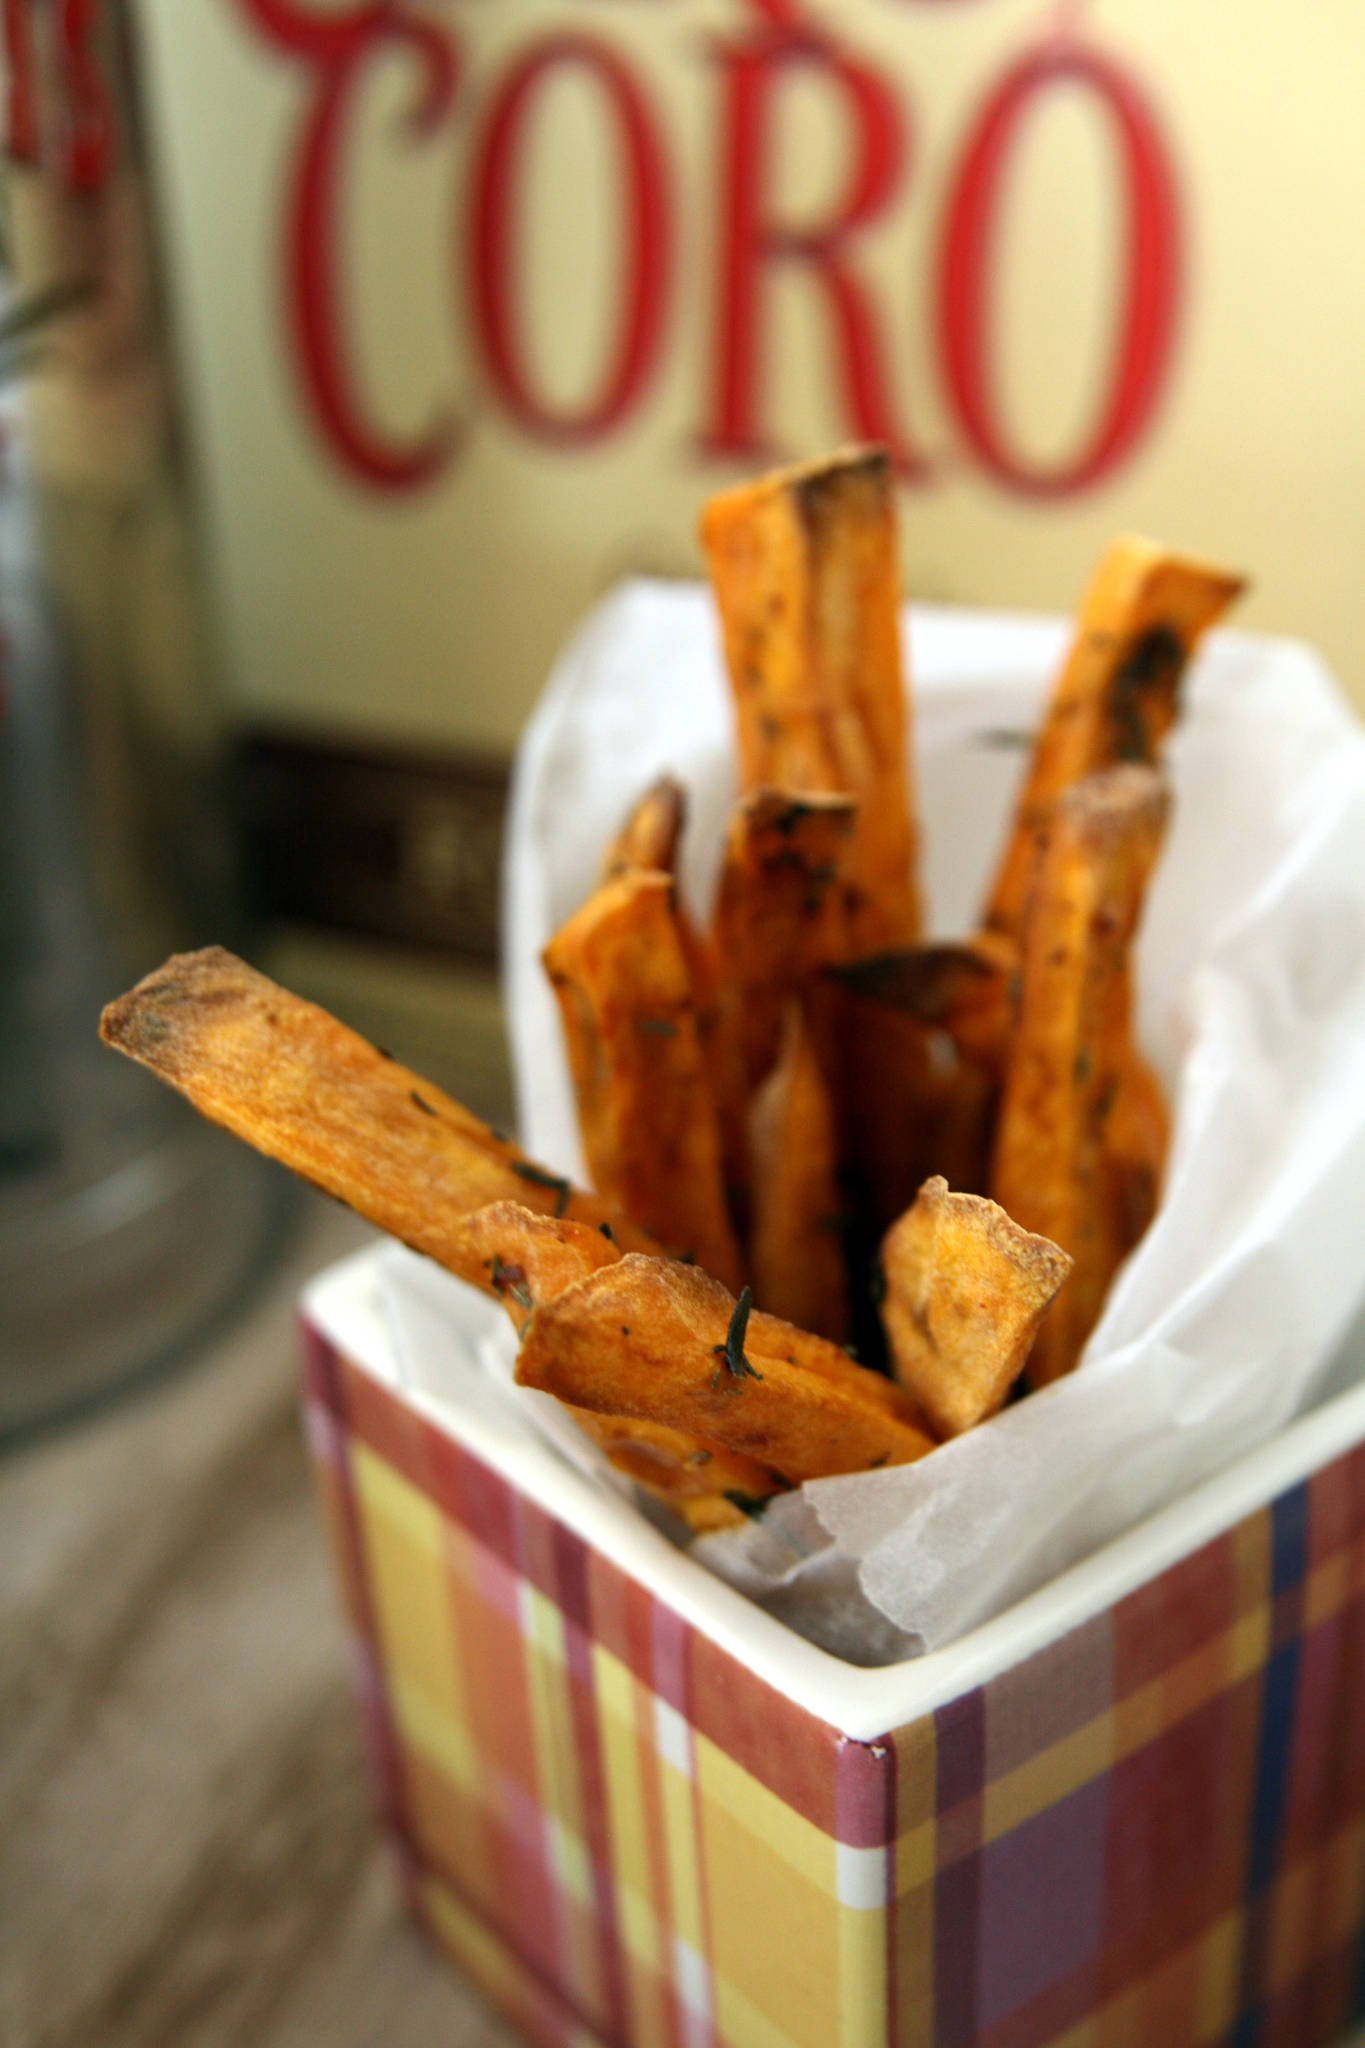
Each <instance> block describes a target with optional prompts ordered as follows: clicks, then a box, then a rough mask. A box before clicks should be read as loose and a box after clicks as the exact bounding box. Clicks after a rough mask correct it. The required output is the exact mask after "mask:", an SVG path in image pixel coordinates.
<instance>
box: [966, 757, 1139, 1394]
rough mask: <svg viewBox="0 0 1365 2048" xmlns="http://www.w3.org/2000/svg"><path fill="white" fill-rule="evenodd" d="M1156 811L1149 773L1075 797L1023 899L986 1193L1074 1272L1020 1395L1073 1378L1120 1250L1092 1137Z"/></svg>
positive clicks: (1107, 1084)
mask: <svg viewBox="0 0 1365 2048" xmlns="http://www.w3.org/2000/svg"><path fill="white" fill-rule="evenodd" d="M1167 809H1168V799H1167V794H1166V790H1165V786H1164V784H1163V782H1162V780H1161V777H1160V776H1159V775H1158V774H1157V772H1156V771H1155V770H1153V769H1150V768H1136V767H1135V768H1115V769H1110V770H1108V771H1107V772H1106V773H1104V774H1101V775H1095V776H1090V777H1088V778H1086V780H1085V781H1083V782H1080V783H1077V784H1075V785H1074V786H1073V787H1072V788H1071V789H1069V790H1067V791H1066V792H1065V793H1064V794H1063V795H1062V797H1061V798H1059V800H1058V802H1057V805H1056V807H1055V809H1054V812H1053V816H1052V822H1051V825H1050V826H1049V830H1048V834H1047V839H1046V843H1045V846H1044V850H1043V855H1042V860H1041V863H1040V866H1039V871H1038V877H1037V882H1036V884H1035V889H1034V893H1033V896H1032V899H1031V905H1030V911H1029V916H1028V920H1027V923H1026V927H1025V935H1024V954H1023V971H1022V990H1021V998H1020V1013H1019V1026H1018V1030H1017V1032H1016V1034H1015V1039H1014V1044H1013V1048H1012V1051H1011V1055H1010V1059H1009V1063H1008V1066H1007V1069H1006V1073H1005V1082H1004V1093H1003V1098H1002V1101H1001V1108H1000V1121H999V1128H998V1130H997V1134H996V1146H995V1159H994V1168H993V1175H992V1187H991V1192H992V1194H993V1196H994V1197H995V1199H996V1200H997V1201H998V1202H999V1203H1000V1204H1001V1206H1002V1207H1003V1208H1005V1209H1006V1210H1008V1212H1009V1214H1010V1215H1011V1216H1013V1217H1014V1218H1015V1220H1016V1221H1017V1222H1018V1223H1020V1224H1022V1225H1023V1226H1024V1228H1025V1229H1027V1230H1030V1231H1034V1232H1036V1233H1037V1234H1038V1235H1040V1236H1043V1237H1047V1238H1051V1239H1052V1240H1053V1242H1054V1243H1056V1244H1059V1245H1061V1246H1062V1248H1063V1249H1064V1250H1065V1251H1067V1252H1069V1253H1071V1255H1072V1257H1073V1259H1074V1260H1075V1270H1074V1271H1073V1273H1072V1275H1071V1278H1070V1280H1069V1281H1068V1283H1067V1286H1066V1289H1065V1291H1064V1292H1063V1294H1062V1295H1061V1297H1060V1298H1059V1300H1058V1302H1057V1304H1056V1307H1055V1308H1054V1309H1053V1311H1052V1312H1051V1313H1050V1314H1049V1316H1048V1318H1047V1320H1046V1322H1045V1323H1044V1325H1043V1327H1042V1329H1041V1330H1040V1331H1039V1334H1038V1340H1037V1342H1036V1344H1035V1346H1034V1350H1033V1353H1032V1355H1031V1357H1030V1360H1029V1366H1028V1377H1029V1379H1030V1381H1031V1382H1032V1383H1033V1384H1042V1383H1044V1382H1045V1381H1047V1380H1050V1379H1055V1378H1057V1377H1058V1376H1059V1375H1060V1374H1061V1373H1063V1372H1069V1371H1070V1370H1071V1368H1072V1366H1074V1364H1075V1363H1076V1360H1077V1358H1078V1357H1079V1355H1080V1350H1081V1346H1082V1345H1083V1344H1084V1342H1085V1339H1086V1337H1087V1336H1088V1335H1089V1333H1090V1330H1091V1329H1092V1328H1093V1326H1094V1323H1095V1321H1096V1319H1097V1317H1098V1315H1099V1311H1100V1307H1101V1305H1102V1303H1103V1299H1104V1295H1105V1292H1106V1290H1107V1288H1108V1286H1109V1282H1110V1281H1111V1279H1112V1278H1113V1276H1114V1272H1115V1271H1116V1269H1117V1266H1118V1263H1119V1260H1120V1259H1121V1257H1122V1256H1123V1251H1124V1249H1126V1247H1125V1246H1123V1245H1122V1244H1121V1242H1120V1240H1119V1235H1118V1230H1117V1226H1116V1220H1115V1218H1114V1216H1113V1214H1112V1210H1111V1207H1110V1205H1109V1203H1108V1201H1107V1200H1106V1188H1105V1150H1104V1144H1105V1127H1106V1122H1107V1119H1108V1117H1109V1114H1110V1111H1111V1109H1112V1106H1113V1103H1114V1100H1115V1096H1116V1093H1117V1091H1118V1087H1119V1082H1120V1079H1121V1076H1122V1074H1123V1070H1124V1067H1125V1064H1126V1062H1127V1060H1128V1058H1129V1055H1130V1049H1131V1021H1130V1017H1129V1008H1130V1002H1131V988H1130V980H1129V962H1128V954H1129V948H1130V945H1131V943H1132V938H1133V933H1134V929H1135V927H1136V924H1137V920H1138V916H1139V913H1140V909H1141V903H1142V895H1143V891H1144V889H1145V887H1146V883H1147V878H1148V876H1149V874H1150V872H1151V869H1152V865H1153V863H1154V861H1155V859H1156V855H1157V851H1158V849H1159V846H1160V843H1161V837H1162V833H1163V830H1164V827H1165V822H1166V815H1167Z"/></svg>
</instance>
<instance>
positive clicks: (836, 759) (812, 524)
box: [701, 449, 919, 952]
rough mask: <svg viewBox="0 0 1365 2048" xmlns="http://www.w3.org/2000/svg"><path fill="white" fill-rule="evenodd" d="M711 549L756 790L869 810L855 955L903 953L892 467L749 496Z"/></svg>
mask: <svg viewBox="0 0 1365 2048" xmlns="http://www.w3.org/2000/svg"><path fill="white" fill-rule="evenodd" d="M701 539H702V545H703V547H704V548H705V550H706V554H707V556H708V559H709V562H710V569H711V579H712V584H713V586H714V589H715V593H716V598H717V602H718V604H719V607H720V618H721V628H722V633H723V637H724V643H725V655H726V662H727V666H728V668H729V672H730V679H731V684H732V687H733V691H734V698H735V708H736V714H737V718H738V726H739V755H740V770H741V780H742V783H743V786H744V787H745V788H746V789H756V788H759V787H762V786H764V785H775V786H778V787H782V788H786V789H801V790H821V791H834V792H843V793H845V794H848V795H852V796H856V797H857V798H858V800H859V811H858V822H857V826H856V828H855V832H854V840H853V851H852V856H851V861H850V868H849V875H850V889H849V894H848V910H849V922H850V949H851V950H853V951H858V952H870V951H873V950H875V949H876V948H878V947H884V946H893V945H902V944H904V943H905V942H906V941H908V940H909V939H912V938H913V937H914V936H915V934H916V931H917V930H918V925H919V902H918V885H917V882H916V880H915V863H916V829H915V823H914V814H913V811H912V807H911V799H910V793H909V782H908V777H907V758H908V712H907V709H906V702H905V692H904V688H903V685H902V680H901V657H900V631H899V614H898V594H899V570H898V566H897V559H896V551H897V550H896V509H895V482H894V479H893V477H892V474H891V465H890V461H889V459H888V457H887V455H886V454H885V452H884V451H882V450H876V449H850V450H846V451H844V452H843V453H841V454H839V455H836V456H834V457H832V458H830V459H829V460H827V461H822V462H816V463H809V464H806V465H803V466H800V467H797V468H793V469H786V470H779V471H775V472H774V473H772V474H771V475H769V476H766V477H761V478H759V479H758V481H757V482H754V483H748V484H742V485H740V486H739V487H738V488H736V489H734V490H731V491H726V492H724V493H722V494H721V495H720V496H719V497H716V498H713V499H712V500H711V502H710V504H709V505H708V506H707V508H706V511H705V514H704V516H703V519H702V526H701Z"/></svg>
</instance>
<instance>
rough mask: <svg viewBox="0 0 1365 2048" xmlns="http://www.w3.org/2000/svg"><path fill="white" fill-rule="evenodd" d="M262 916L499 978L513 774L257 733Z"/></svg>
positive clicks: (249, 844)
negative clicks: (413, 950)
mask: <svg viewBox="0 0 1365 2048" xmlns="http://www.w3.org/2000/svg"><path fill="white" fill-rule="evenodd" d="M238 766H239V791H240V801H241V816H242V827H243V840H244V845H245V849H246V869H247V886H248V890H249V894H250V899H251V906H252V909H253V910H254V911H255V912H256V914H257V915H258V916H261V917H265V918H287V919H289V920H291V921H293V922H297V923H301V924H314V925H322V926H325V927H327V928H328V929H330V930H334V931H347V932H355V933H359V934H363V935H365V936H366V937H370V938H378V939H388V940H392V941H394V942H396V943H398V944H402V945H407V946H413V947H418V948H420V949H422V950H423V951H428V952H432V953H439V954H440V955H442V956H443V957H445V958H452V957H458V958H460V959H463V960H468V961H471V962H474V963H477V964H479V965H492V964H493V963H494V962H496V960H497V953H498V888H499V875H500V867H501V861H502V824H503V813H504V811H505V808H506V802H507V783H508V775H509V772H510V771H509V764H508V763H507V762H506V761H501V760H496V759H491V758H486V757H479V756H471V755H460V754H449V755H447V754H437V753H431V754H424V753H421V752H418V751H416V750H405V749H400V748H389V747H375V746H371V745H338V744H335V743H332V742H324V741H320V740H317V739H314V738H311V737H307V736H297V735H290V734H283V733H276V732H269V733H249V734H247V735H245V736H244V738H243V739H242V741H241V743H240V751H239V757H238Z"/></svg>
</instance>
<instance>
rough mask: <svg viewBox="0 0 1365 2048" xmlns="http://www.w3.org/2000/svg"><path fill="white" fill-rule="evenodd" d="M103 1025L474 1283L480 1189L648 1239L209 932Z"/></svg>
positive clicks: (228, 1122) (241, 1127)
mask: <svg viewBox="0 0 1365 2048" xmlns="http://www.w3.org/2000/svg"><path fill="white" fill-rule="evenodd" d="M100 1036H101V1037H102V1038H103V1039H104V1041H105V1043H106V1044H107V1045H112V1046H115V1047H116V1048H117V1049H118V1050H119V1051H120V1052H123V1053H126V1054H127V1055H128V1056H129V1058H131V1059H135V1060H137V1061H139V1062H140V1063H141V1065H143V1066H145V1067H148V1068H150V1070H151V1071H152V1072H153V1073H154V1074H156V1075H157V1077H158V1078H159V1079H160V1080H162V1081H166V1082H168V1083H169V1084H170V1086H171V1087H173V1088H176V1089H178V1090H179V1091H180V1093H181V1094H182V1095H184V1096H187V1097H188V1099H189V1100H190V1101H191V1102H192V1103H193V1104H194V1107H195V1108H196V1109H197V1110H198V1111H199V1112H200V1114H201V1115H203V1116H205V1117H207V1118H208V1119H209V1121H210V1122H211V1123H218V1124H222V1125H224V1126H225V1127H226V1128H227V1129H228V1130H230V1131H232V1132H233V1133H234V1134H235V1135H236V1136H237V1137H239V1138H245V1140H246V1141H247V1143H248V1144H249V1145H254V1146H255V1147H256V1149H257V1151H259V1152H264V1153H266V1154H267V1155H268V1156H269V1157H270V1158H272V1159H278V1160H280V1161H282V1163H283V1164H284V1165H285V1166H288V1167H291V1168H292V1169H293V1171H294V1172H295V1173H297V1174H299V1175H300V1176H301V1177H302V1178H303V1179H304V1180H308V1181H312V1182H313V1183H314V1184H315V1185H316V1186H317V1187H320V1188H322V1189H323V1190H324V1191H325V1192H326V1193H327V1194H329V1195H335V1196H336V1198H337V1199H338V1200H339V1201H342V1202H345V1203H347V1204H348V1206H349V1207H351V1208H352V1209H355V1210H356V1211H357V1212H358V1213H359V1214H360V1215H361V1216H364V1217H365V1218H367V1220H368V1221H369V1222H371V1223H373V1224H376V1225H377V1226H378V1228H379V1229H381V1230H387V1231H388V1232H390V1233H391V1235H392V1236H394V1237H398V1238H401V1239H402V1240H403V1241H404V1243H405V1244H408V1245H410V1246H411V1247H412V1248H413V1250H414V1251H419V1252H424V1253H425V1254H426V1255H427V1256H428V1257H429V1258H432V1259H435V1260H436V1261H437V1263H438V1264H439V1265H443V1266H446V1267H448V1268H449V1269H450V1271H451V1272H453V1273H458V1274H460V1275H461V1277H462V1278H464V1279H470V1280H473V1281H474V1283H475V1285H480V1284H481V1281H480V1276H479V1273H478V1271H477V1270H471V1265H470V1261H471V1257H472V1253H471V1249H470V1243H469V1238H468V1234H467V1231H466V1229H465V1218H466V1216H467V1215H468V1212H469V1211H470V1210H471V1209H478V1208H481V1207H482V1206H483V1205H484V1204H485V1203H488V1202H500V1201H513V1202H520V1203H522V1204H524V1205H525V1206H526V1207H527V1208H529V1209H535V1210H539V1211H542V1212H548V1213H551V1214H554V1215H563V1216H565V1217H567V1218H568V1219H570V1220H571V1221H573V1222H578V1223H584V1224H587V1225H588V1226H590V1227H591V1228H593V1229H596V1228H597V1227H598V1226H599V1225H601V1224H603V1223H607V1224H610V1226H611V1227H612V1228H613V1229H614V1231H615V1232H616V1234H617V1237H618V1239H619V1242H620V1244H621V1245H622V1247H623V1248H625V1249H628V1250H634V1251H644V1250H649V1249H651V1248H652V1249H657V1246H655V1245H654V1244H653V1241H652V1240H651V1239H650V1237H649V1236H648V1234H647V1233H646V1232H644V1231H642V1230H639V1229H637V1228H636V1227H635V1226H634V1225H633V1224H631V1223H630V1222H629V1221H627V1219H626V1218H625V1217H624V1216H622V1215H621V1213H620V1212H619V1211H618V1210H616V1209H614V1208H613V1207H611V1206H610V1204H608V1203H606V1202H603V1201H599V1200H597V1199H596V1198H595V1197H594V1196H592V1195H587V1194H582V1193H580V1192H579V1190H578V1189H576V1188H572V1187H570V1185H569V1183H568V1182H567V1181H566V1180H562V1179H561V1178H560V1177H559V1176H558V1175H557V1174H553V1173H549V1172H547V1171H546V1169H545V1168H544V1167H541V1166H538V1165H537V1164H536V1163H535V1161H534V1160H531V1159H527V1158H526V1157H525V1155H524V1154H523V1153H521V1152H519V1151H518V1150H517V1148H516V1146H515V1145H512V1144H510V1143H509V1142H508V1140H507V1139H505V1138H503V1137H502V1136H500V1135H499V1134H498V1133H497V1132H495V1131H493V1130H491V1129H490V1128H489V1126H488V1125H487V1124H484V1123H480V1121H479V1120H478V1118H477V1117H474V1116H471V1115H470V1113H469V1111H468V1110H467V1109H462V1108H461V1106H460V1104H459V1103H458V1102H452V1101H451V1099H450V1097H449V1096H448V1095H445V1094H443V1093H442V1091H441V1090H440V1089H439V1088H436V1087H434V1086H433V1085H432V1084H431V1083H430V1082H429V1081H424V1080H423V1079H422V1078H421V1076H420V1075H418V1074H414V1073H412V1072H410V1071H409V1069H408V1068H407V1067H404V1066H400V1065H399V1063H398V1062H397V1061H396V1060H393V1059H390V1058H389V1056H388V1055H387V1054H386V1053H382V1052H379V1051H377V1050H376V1048H375V1047H374V1046H372V1045H370V1044H368V1043H367V1042H366V1040H365V1039H363V1038H361V1037H359V1036H358V1034H357V1033H356V1032H354V1031H349V1030H347V1028H346V1026H345V1025H344V1024H339V1023H338V1022H337V1021H336V1019H335V1018H334V1017H329V1016H328V1015H327V1013H326V1011H325V1010H319V1009H317V1008H316V1007H315V1006H314V1005H313V1004H312V1003H306V1002H303V1001H302V1000H301V999H300V998H299V997H298V996H294V995H290V994H289V992H288V991H287V990H286V989H282V988H279V987H278V986H277V985H276V984H275V983H274V982H273V981H270V980H268V979H267V978H266V976H265V975H263V974H258V973H256V972H255V970H254V969H253V968H250V967H247V966H246V965H245V964H244V963H243V962H242V961H240V960H238V959H235V958H234V956H233V955H232V954H231V953H225V952H224V951H223V950H222V948H221V947H217V946H212V947H209V948H207V949H206V950H205V951H203V952H200V953H187V954H180V955H177V956H176V957H175V958H173V959H171V960H168V961H167V962H166V964H165V966H164V967H160V968H158V969H157V971H156V972H155V973H154V974H150V975H148V976H147V977H146V979H145V980H144V981H140V982H139V983H138V985H137V987H136V988H135V989H132V990H131V991H130V992H129V993H128V994H127V995H124V996H120V997H119V998H118V1000H117V1001H116V1002H113V1003H111V1004H110V1005H109V1007H108V1008H107V1009H106V1011H105V1012H104V1016H103V1017H102V1019H101V1021H100Z"/></svg>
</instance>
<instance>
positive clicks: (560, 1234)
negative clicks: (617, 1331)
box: [452, 1202, 621, 1330]
mask: <svg viewBox="0 0 1365 2048" xmlns="http://www.w3.org/2000/svg"><path fill="white" fill-rule="evenodd" d="M452 1238H453V1241H454V1242H455V1243H457V1244H458V1245H459V1246H460V1257H461V1268H462V1275H463V1277H464V1278H466V1279H470V1278H472V1279H473V1280H474V1284H475V1285H476V1286H478V1287H482V1288H483V1289H484V1291H485V1292H486V1293H488V1294H492V1295H494V1296H495V1297H496V1298H497V1300H499V1301H500V1302H501V1303H502V1304H503V1307H504V1308H505V1309H506V1310H507V1312H508V1314H509V1315H510V1316H511V1318H512V1322H513V1324H514V1325H515V1327H516V1328H517V1329H518V1330H519V1329H520V1328H521V1326H522V1324H523V1323H524V1322H525V1321H526V1318H527V1317H528V1316H529V1315H530V1313H531V1311H532V1309H533V1308H534V1307H535V1306H536V1304H537V1302H541V1301H553V1300H554V1299H555V1297H556V1295H559V1294H562V1293H563V1292H564V1289H565V1288H566V1287H568V1286H571V1285H572V1283H573V1282H574V1281H575V1280H583V1279H585V1278H586V1277H587V1275H588V1274H589V1273H595V1272H596V1271H597V1270H598V1268H599V1267H600V1266H613V1265H615V1263H616V1261H617V1260H618V1259H619V1258H620V1256H621V1253H620V1250H619V1249H618V1247H617V1243H616V1236H615V1232H612V1234H611V1236H608V1235H607V1234H606V1232H605V1231H603V1230H594V1229H593V1228H592V1226H591V1225H590V1224H587V1223H574V1222H571V1221H570V1220H569V1218H568V1217H567V1216H541V1215H537V1214H536V1213H535V1211H534V1210H531V1209H528V1208H526V1207H525V1206H524V1204H522V1203H520V1202H489V1203H487V1204H486V1205H485V1206H484V1207H483V1208H481V1209H472V1210H471V1211H470V1213H469V1215H468V1216H464V1217H462V1218H461V1219H460V1221H459V1223H458V1224H457V1225H456V1226H455V1227H454V1229H453V1231H452Z"/></svg>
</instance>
